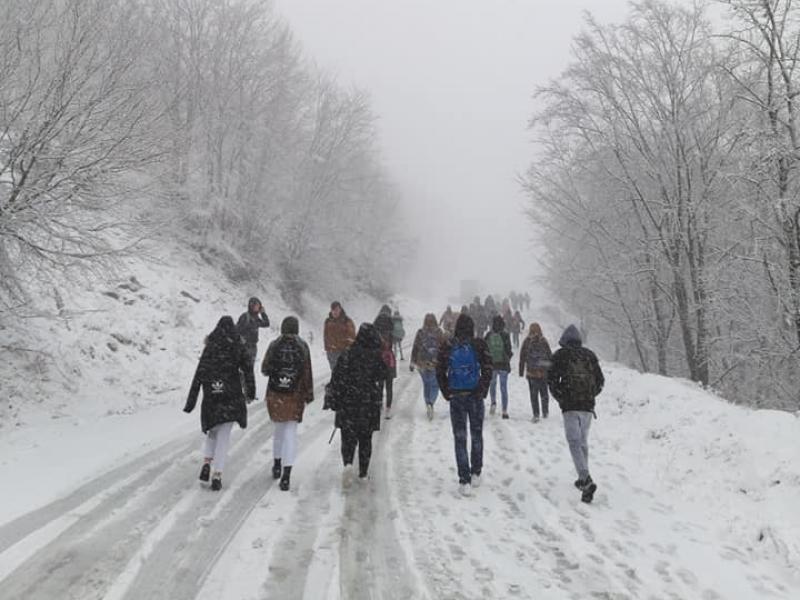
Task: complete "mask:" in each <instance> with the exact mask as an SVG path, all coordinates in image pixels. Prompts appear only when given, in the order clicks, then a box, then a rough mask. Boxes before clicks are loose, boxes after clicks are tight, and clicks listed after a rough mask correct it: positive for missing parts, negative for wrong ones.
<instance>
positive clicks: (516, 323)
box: [509, 310, 525, 348]
mask: <svg viewBox="0 0 800 600" xmlns="http://www.w3.org/2000/svg"><path fill="white" fill-rule="evenodd" d="M509 328H510V329H511V340H512V341H513V342H514V348H519V334H520V333H522V330H523V329H524V328H525V321H524V320H523V319H522V315H521V314H520V312H519V311H518V310H517V311H514V316H512V317H511V324H510V326H509Z"/></svg>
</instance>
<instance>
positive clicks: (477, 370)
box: [447, 343, 481, 392]
mask: <svg viewBox="0 0 800 600" xmlns="http://www.w3.org/2000/svg"><path fill="white" fill-rule="evenodd" d="M480 375H481V366H480V364H479V363H478V357H477V355H476V354H475V348H474V347H473V346H472V344H470V343H464V344H459V345H458V346H455V347H454V348H453V349H452V350H451V351H450V362H449V364H448V369H447V384H448V386H449V387H450V389H451V390H452V391H454V392H467V391H472V390H474V389H476V388H477V387H478V381H479V380H480Z"/></svg>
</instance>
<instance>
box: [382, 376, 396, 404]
mask: <svg viewBox="0 0 800 600" xmlns="http://www.w3.org/2000/svg"><path fill="white" fill-rule="evenodd" d="M393 382H394V379H393V378H391V377H387V378H386V379H385V380H384V381H383V382H382V383H381V394H383V389H384V388H386V408H392V400H393V398H394V391H393V388H392V386H393Z"/></svg>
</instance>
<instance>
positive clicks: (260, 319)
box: [236, 297, 269, 401]
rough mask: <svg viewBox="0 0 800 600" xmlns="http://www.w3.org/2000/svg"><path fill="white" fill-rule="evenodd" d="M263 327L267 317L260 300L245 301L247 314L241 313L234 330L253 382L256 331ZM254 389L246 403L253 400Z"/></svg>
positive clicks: (253, 298) (256, 352)
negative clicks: (247, 362) (237, 333)
mask: <svg viewBox="0 0 800 600" xmlns="http://www.w3.org/2000/svg"><path fill="white" fill-rule="evenodd" d="M263 327H269V317H268V316H267V313H266V312H264V306H263V305H262V304H261V300H259V299H258V298H256V297H252V298H250V300H248V301H247V312H245V313H242V315H241V316H240V317H239V320H238V321H237V322H236V330H237V331H238V332H239V335H240V336H241V337H242V341H243V342H244V345H245V348H246V349H247V357H248V359H249V360H250V373H252V376H253V381H255V377H256V376H255V364H256V358H257V355H258V330H259V329H261V328H263ZM255 393H256V389H255V388H253V397H252V398H248V399H247V400H248V401H251V400H255Z"/></svg>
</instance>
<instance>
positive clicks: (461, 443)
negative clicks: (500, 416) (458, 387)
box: [450, 396, 485, 483]
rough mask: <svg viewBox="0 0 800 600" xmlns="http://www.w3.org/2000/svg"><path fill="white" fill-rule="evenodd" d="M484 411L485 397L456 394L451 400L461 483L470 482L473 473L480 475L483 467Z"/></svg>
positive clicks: (451, 414) (451, 421) (451, 415)
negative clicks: (468, 445)
mask: <svg viewBox="0 0 800 600" xmlns="http://www.w3.org/2000/svg"><path fill="white" fill-rule="evenodd" d="M484 411H485V407H484V404H483V399H482V398H478V397H477V396H454V397H453V398H451V400H450V423H451V424H452V426H453V438H454V440H455V447H456V466H457V467H458V481H459V483H470V481H471V480H472V475H480V474H481V469H483V414H484ZM467 421H469V433H470V437H471V438H472V452H471V456H468V455H467ZM470 462H471V463H472V466H471V467H470Z"/></svg>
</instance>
